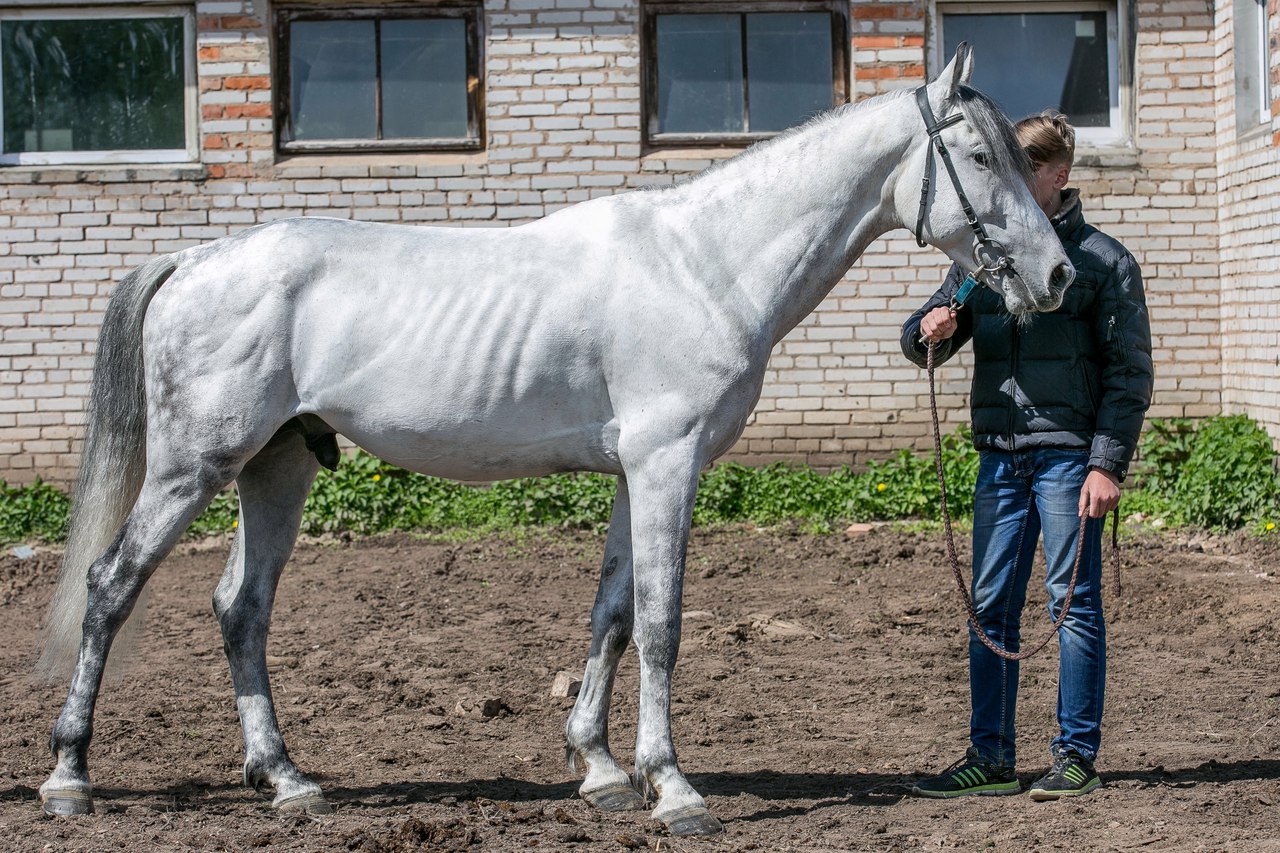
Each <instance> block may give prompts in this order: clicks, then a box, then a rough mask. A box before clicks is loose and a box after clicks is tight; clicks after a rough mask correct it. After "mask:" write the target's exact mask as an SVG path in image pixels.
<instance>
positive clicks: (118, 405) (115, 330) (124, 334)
mask: <svg viewBox="0 0 1280 853" xmlns="http://www.w3.org/2000/svg"><path fill="white" fill-rule="evenodd" d="M177 266H178V260H177V256H176V255H164V256H162V257H159V258H155V259H153V260H151V261H148V262H147V263H145V264H143V265H142V266H140V267H138V268H137V269H135V270H134V271H133V272H131V273H129V275H127V276H125V278H124V280H123V281H121V282H120V284H119V285H118V286H117V287H116V290H115V293H114V294H112V296H111V301H110V302H109V303H108V304H107V310H106V313H105V314H104V315H103V318H102V329H101V331H100V332H99V333H98V352H97V357H96V359H95V361H94V366H93V381H92V384H91V385H90V389H89V401H88V418H87V426H86V431H85V438H84V447H83V450H82V451H81V455H80V473H79V476H78V477H77V479H76V488H75V494H74V495H73V502H72V508H71V522H70V526H69V528H68V531H67V541H66V547H65V550H64V551H63V556H62V568H61V570H60V571H59V573H58V585H57V588H56V589H55V590H54V593H53V601H52V602H51V603H50V605H49V613H48V617H47V618H46V620H45V628H44V642H43V649H42V650H41V654H40V659H39V661H38V662H37V663H36V676H37V677H38V678H41V679H45V680H55V679H57V680H65V679H67V678H69V677H70V675H71V672H72V670H73V669H74V667H75V663H76V659H77V657H78V656H79V651H80V636H81V625H82V623H83V622H84V615H85V607H86V605H87V602H88V575H89V567H90V566H91V565H92V564H93V561H94V560H95V559H97V557H98V556H99V555H100V554H101V553H102V552H103V551H105V550H106V548H107V546H108V545H110V544H111V542H112V540H113V539H115V537H116V536H117V535H118V533H119V530H120V527H121V525H122V524H124V520H125V518H126V517H127V516H128V515H129V511H130V510H131V509H132V508H133V504H134V502H135V501H136V500H137V499H138V493H139V492H140V491H141V490H142V480H143V478H144V477H145V475H146V473H147V459H146V432H147V390H146V386H145V384H144V382H143V366H142V323H143V320H144V318H145V317H146V314H147V307H148V306H149V305H150V304H151V299H152V297H153V296H155V294H156V291H157V290H159V288H160V285H162V284H164V282H165V280H166V279H168V278H169V276H170V275H172V274H173V271H174V270H175V269H176V268H177ZM143 610H144V608H143V607H142V606H141V602H139V605H138V606H136V607H135V608H134V611H133V614H132V615H131V616H130V618H129V620H128V622H127V623H126V625H125V627H124V628H123V629H122V630H121V632H120V635H119V640H120V645H121V646H123V647H124V648H125V650H126V651H127V649H128V647H129V646H130V645H131V644H132V642H133V641H134V639H136V636H137V633H138V630H139V627H140V625H141V621H142V613H143ZM123 656H124V655H122V657H123Z"/></svg>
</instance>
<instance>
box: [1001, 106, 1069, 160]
mask: <svg viewBox="0 0 1280 853" xmlns="http://www.w3.org/2000/svg"><path fill="white" fill-rule="evenodd" d="M1013 127H1014V131H1015V132H1016V133H1017V135H1018V144H1019V145H1021V146H1022V150H1023V151H1025V152H1026V153H1027V157H1028V158H1029V159H1030V160H1031V166H1032V168H1034V169H1039V168H1040V167H1041V166H1043V165H1044V164H1045V163H1060V162H1066V164H1067V165H1068V166H1070V165H1071V164H1072V163H1073V162H1074V161H1075V156H1076V131H1075V128H1073V127H1072V126H1071V122H1070V121H1068V120H1067V117H1066V116H1064V115H1063V114H1062V113H1060V112H1058V111H1057V110H1053V109H1049V110H1045V111H1044V112H1042V113H1040V114H1039V115H1034V116H1027V117H1026V118H1024V119H1023V120H1022V121H1020V122H1018V123H1017V124H1015V125H1014V126H1013Z"/></svg>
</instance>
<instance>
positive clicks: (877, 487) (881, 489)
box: [876, 483, 889, 492]
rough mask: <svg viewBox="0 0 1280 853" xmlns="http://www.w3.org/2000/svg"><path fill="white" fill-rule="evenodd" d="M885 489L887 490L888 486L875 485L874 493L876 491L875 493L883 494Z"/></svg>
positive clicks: (882, 484)
mask: <svg viewBox="0 0 1280 853" xmlns="http://www.w3.org/2000/svg"><path fill="white" fill-rule="evenodd" d="M887 488H889V487H888V486H886V485H885V484H884V483H876V491H877V492H883V491H884V490H885V489H887Z"/></svg>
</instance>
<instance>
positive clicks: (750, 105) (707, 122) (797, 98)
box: [643, 2, 849, 145]
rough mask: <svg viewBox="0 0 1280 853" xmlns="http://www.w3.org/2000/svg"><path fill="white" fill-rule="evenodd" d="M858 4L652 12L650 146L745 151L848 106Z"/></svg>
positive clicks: (654, 6)
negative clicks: (852, 17)
mask: <svg viewBox="0 0 1280 853" xmlns="http://www.w3.org/2000/svg"><path fill="white" fill-rule="evenodd" d="M848 9H849V4H848V3H847V2H844V3H828V2H786V3H781V2H779V3H761V4H753V5H750V6H747V7H743V6H742V5H741V4H739V5H736V6H730V5H725V4H715V3H691V2H684V3H662V4H659V3H651V4H646V5H645V7H644V20H643V28H644V43H645V50H644V59H645V63H646V67H645V75H644V77H645V90H644V96H645V106H644V111H645V131H646V137H647V140H648V141H649V143H650V144H654V143H660V144H682V145H689V144H692V145H698V144H710V145H723V144H745V143H749V142H753V141H755V140H758V139H763V138H766V137H768V136H771V135H773V134H775V133H777V132H778V131H781V130H785V129H787V128H788V127H791V126H792V125H795V124H799V123H800V122H803V121H804V120H806V119H808V118H810V117H811V116H814V115H816V114H818V113H820V112H822V111H823V110H828V109H831V107H833V106H835V105H836V104H841V103H844V102H845V101H846V99H847V97H848V95H847V91H848V88H847V84H846V81H847V80H848V76H849V71H848V69H849V60H848V51H847V49H846V45H847V43H848V36H847V32H848V22H847V20H846V17H845V16H846V15H847V13H848Z"/></svg>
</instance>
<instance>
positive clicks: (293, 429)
mask: <svg viewBox="0 0 1280 853" xmlns="http://www.w3.org/2000/svg"><path fill="white" fill-rule="evenodd" d="M971 71H972V65H971V59H970V54H969V52H968V50H967V48H962V50H961V51H958V52H957V54H956V57H955V58H954V59H953V60H952V62H951V64H950V65H949V66H948V67H947V69H946V70H945V71H944V72H943V75H942V77H940V78H939V79H938V80H937V81H935V82H933V83H931V84H929V86H928V88H927V93H928V102H929V106H930V107H931V108H932V110H933V112H934V113H936V114H937V115H938V116H948V115H953V116H957V118H959V117H960V116H962V117H963V118H964V119H965V120H963V121H958V123H954V124H951V125H949V126H946V130H945V132H943V131H941V130H939V131H937V132H938V133H939V134H941V136H940V138H945V140H946V144H947V146H948V147H949V149H950V151H951V152H952V153H953V157H954V169H955V170H956V171H955V175H956V179H957V181H958V183H956V184H955V185H954V186H953V185H952V184H949V183H947V182H946V181H945V180H934V182H933V185H932V189H928V188H927V187H926V190H925V193H924V195H925V204H926V205H927V217H926V220H925V224H924V227H923V237H924V239H926V240H927V241H928V242H929V243H931V244H932V245H934V246H936V247H938V248H940V249H942V250H943V251H944V252H945V253H946V254H947V255H948V256H950V257H951V258H952V259H954V260H956V261H957V262H959V263H961V264H970V261H971V258H972V257H973V254H974V249H975V237H974V234H973V231H972V229H973V228H974V224H973V223H971V222H967V221H966V218H965V216H964V215H963V213H962V207H961V205H960V203H959V197H958V195H957V191H956V190H957V188H958V187H959V186H961V185H963V187H964V188H965V191H966V192H967V194H968V196H969V200H970V201H971V202H972V203H973V207H974V209H975V211H976V214H977V217H978V218H979V219H980V220H981V224H982V225H984V226H985V228H986V229H987V231H988V232H989V233H990V234H991V237H992V239H994V240H997V241H998V242H999V243H1000V244H1001V245H1002V246H1003V247H1004V251H1005V252H1007V254H1008V256H1009V257H1011V258H1015V259H1016V269H1017V273H1014V272H1012V271H1011V270H1009V269H1003V270H997V271H994V272H992V271H989V274H988V275H986V276H985V277H986V279H987V282H986V283H987V284H988V285H989V286H991V287H993V288H995V289H996V290H997V291H998V292H1003V294H1004V299H1005V304H1006V305H1007V306H1008V308H1009V310H1010V311H1011V312H1013V313H1014V314H1021V313H1023V312H1026V311H1033V310H1048V309H1052V308H1055V307H1056V306H1057V305H1058V304H1059V303H1060V301H1061V295H1062V291H1063V289H1065V287H1066V286H1067V284H1069V283H1070V280H1071V278H1072V276H1073V271H1072V269H1071V266H1070V264H1069V263H1068V261H1067V258H1066V256H1065V255H1064V253H1063V251H1062V248H1061V246H1060V244H1059V242H1058V239H1057V237H1056V236H1055V235H1054V232H1053V230H1052V228H1051V227H1050V225H1049V223H1048V221H1047V220H1046V219H1045V217H1044V215H1043V214H1042V213H1041V212H1040V209H1039V208H1038V207H1037V206H1036V204H1035V202H1034V200H1033V199H1032V197H1031V194H1030V192H1029V191H1028V188H1027V186H1026V183H1025V181H1026V177H1027V171H1026V168H1027V167H1026V166H1025V162H1024V158H1023V157H1022V155H1021V152H1020V150H1018V148H1017V146H1016V142H1015V140H1014V137H1013V134H1012V130H1011V128H1010V126H1009V124H1008V121H1007V120H1006V119H1004V117H1003V116H1002V115H1000V113H999V111H998V110H996V109H995V108H994V106H993V105H992V103H991V102H990V101H989V100H988V99H986V98H985V97H984V96H982V95H981V94H979V93H977V92H976V91H974V90H973V89H971V88H970V87H969V86H968V85H967V84H968V80H969V78H970V75H971ZM929 148H930V136H929V135H928V134H927V133H926V128H925V123H924V121H923V120H922V118H921V113H920V111H919V110H918V108H917V104H916V102H915V101H913V100H912V98H910V97H907V96H904V95H895V94H890V95H886V96H881V97H877V98H873V99H870V100H868V101H866V102H864V103H861V104H858V105H857V106H848V107H841V108H839V109H836V110H833V111H831V112H830V113H828V114H826V115H824V116H821V117H819V118H817V119H815V120H813V121H811V122H809V123H808V124H806V125H805V126H803V127H801V128H799V129H798V130H796V131H793V132H790V133H787V134H783V135H782V136H780V137H779V138H777V139H775V140H773V141H771V142H767V143H764V144H762V145H758V146H756V147H754V148H752V149H751V150H749V151H747V152H745V153H743V154H742V155H740V156H738V157H736V158H734V159H732V160H730V161H728V162H726V163H724V164H723V165H720V166H717V167H716V168H713V169H710V170H708V171H707V172H706V173H705V174H703V175H701V176H699V177H697V178H695V179H693V180H691V181H689V182H687V183H684V184H682V185H679V186H676V187H672V188H668V189H663V190H659V191H648V192H633V193H628V194H623V195H617V196H613V197H610V198H602V199H597V200H593V201H590V202H586V203H583V204H580V205H577V206H574V207H569V208H567V209H564V210H561V211H559V212H556V213H554V214H552V215H550V216H547V217H546V218H545V219H542V220H540V221H538V222H534V223H531V224H528V225H523V226H520V227H516V228H510V229H475V228H471V229H458V228H417V227H407V226H396V225H374V224H362V223H357V222H349V221H343V220H333V219H320V218H303V219H291V220H286V221H281V222H278V223H274V224H269V225H264V226H260V227H256V228H251V229H249V230H247V231H245V232H243V233H241V234H238V235H236V236H233V237H227V238H224V239H220V240H217V241H214V242H212V243H209V244H207V245H203V246H198V247H194V248H191V249H187V250H184V251H181V252H177V253H175V254H172V255H168V256H165V257H161V258H157V259H155V260H153V261H151V262H149V263H147V264H145V265H144V266H142V267H140V268H139V269H137V270H135V271H134V272H132V273H131V274H130V275H129V276H128V277H127V278H126V279H125V280H124V281H123V282H121V284H120V286H119V287H118V289H117V290H116V293H115V295H114V296H113V298H112V300H111V303H110V306H109V308H108V309H107V312H106V316H105V318H104V321H103V327H102V332H101V337H100V339H99V347H98V355H97V363H96V367H95V370H94V376H93V384H92V389H91V392H90V408H89V411H90V416H89V426H88V433H87V437H86V441H85V447H84V454H83V462H82V466H81V474H80V481H79V484H78V487H77V493H76V502H77V506H76V510H75V513H74V519H73V525H72V530H71V534H70V538H69V540H68V544H67V550H66V557H65V561H64V565H63V570H62V575H61V577H60V580H59V585H58V589H57V591H56V593H55V601H54V603H53V605H52V608H51V615H50V620H49V628H48V635H49V636H48V638H47V642H46V647H45V653H44V656H43V658H42V669H43V670H44V671H45V672H47V673H70V674H71V683H70V691H69V695H68V697H67V701H66V705H65V706H64V707H63V710H62V713H61V715H60V716H59V718H58V721H57V723H56V724H55V726H54V729H53V733H52V736H51V739H50V746H51V750H52V752H53V755H54V757H55V758H56V761H57V765H56V767H55V769H54V770H53V773H52V774H51V775H50V777H49V779H48V781H46V782H45V783H44V784H43V785H42V786H41V789H40V793H41V797H42V800H43V804H44V805H43V807H44V809H45V810H46V811H49V812H52V813H55V814H73V813H84V812H88V811H91V810H92V799H91V787H90V782H89V774H88V763H87V761H88V751H89V742H90V737H91V734H92V718H93V710H94V703H95V701H96V699H97V696H98V691H99V687H100V683H101V678H102V673H103V667H104V665H105V661H106V658H107V654H108V652H109V650H110V647H111V643H112V641H113V638H115V636H116V633H117V631H118V629H119V628H120V627H121V625H122V623H123V622H124V620H125V619H126V617H127V616H128V615H129V614H130V612H131V610H132V608H133V606H134V603H135V601H136V600H137V598H138V596H139V594H140V593H141V591H142V588H143V586H144V584H145V583H146V581H147V579H148V578H149V577H150V576H151V574H152V572H153V571H154V570H155V568H156V566H157V565H158V564H159V563H160V561H161V560H162V559H163V557H164V556H165V555H166V554H167V553H168V552H169V550H170V549H171V548H172V546H173V545H174V543H175V542H176V541H177V540H178V538H179V537H180V536H181V535H182V533H183V531H184V530H185V529H186V527H187V525H188V524H189V523H190V522H191V520H192V519H194V518H195V517H196V515H197V514H199V513H200V512H201V510H203V509H204V508H205V506H206V505H207V504H208V503H209V502H210V500H211V499H212V498H213V496H214V495H215V494H217V492H218V491H219V490H220V489H222V488H223V487H225V486H226V485H227V484H229V483H231V482H232V481H235V482H236V484H237V486H238V490H239V500H240V524H239V530H238V532H237V534H236V537H235V543H234V546H233V548H232V553H231V556H230V559H229V561H228V564H227V568H226V573H225V574H224V575H223V577H222V580H221V582H220V583H219V584H218V586H217V590H216V592H215V593H214V600H213V603H214V610H215V612H216V614H217V617H218V620H219V622H220V625H221V629H222V633H223V637H224V640H225V645H226V651H227V656H228V659H229V663H230V667H231V673H232V678H233V681H234V684H235V694H236V705H237V708H238V710H239V714H240V721H241V725H242V727H243V731H244V740H245V765H244V778H245V782H246V783H247V784H251V785H253V786H254V787H255V788H256V787H258V786H261V785H264V784H265V785H269V786H271V787H272V788H273V789H274V791H275V799H274V805H275V806H276V807H278V808H281V809H302V810H306V811H308V812H313V813H322V812H326V811H328V805H327V803H326V801H325V799H324V797H323V795H322V793H321V791H320V788H319V786H317V785H316V784H315V783H314V782H312V781H311V780H310V779H308V778H307V777H306V776H304V775H303V774H302V773H301V772H300V771H299V770H298V768H297V767H295V766H294V764H293V762H292V761H290V759H289V757H288V755H287V753H286V751H285V745H284V740H283V738H282V737H281V734H280V730H279V728H278V725H277V722H276V715H275V710H274V707H273V704H272V699H271V689H270V685H269V683H268V678H267V667H266V662H265V655H266V639H267V627H268V623H269V621H270V613H271V606H272V601H273V597H274V595H275V590H276V582H277V580H278V579H279V577H280V573H281V571H282V570H283V568H284V565H285V563H286V561H287V560H288V557H289V554H290V552H291V550H292V548H293V544H294V539H295V536H296V534H297V530H298V525H299V520H300V517H301V514H302V507H303V502H304V500H305V499H306V497H307V493H308V491H309V489H310V487H311V483H312V480H313V478H314V476H315V474H316V472H317V470H318V467H319V463H320V462H324V463H325V464H328V465H332V464H334V463H335V462H336V445H335V444H334V440H333V434H334V433H341V434H342V435H344V436H346V437H347V438H349V439H350V440H351V441H353V442H354V443H355V444H357V445H359V446H360V447H362V448H364V449H366V450H368V451H369V452H370V453H373V454H376V455H377V456H379V457H381V458H383V459H386V460H388V461H390V462H392V463H394V464H396V465H399V466H402V467H404V468H407V469H409V470H411V471H417V472H421V473H424V474H430V475H435V476H442V477H453V478H458V479H465V480H473V481H474V480H497V479H505V478H511V477H522V476H534V475H542V474H549V473H552V472H556V471H571V470H587V471H599V472H604V473H608V474H614V475H617V478H618V492H617V497H616V500H615V503H614V508H613V517H612V520H611V522H610V525H609V534H608V540H607V544H606V546H605V555H604V561H603V568H602V572H601V579H600V588H599V593H598V595H597V596H596V600H595V605H594V607H593V609H592V616H591V620H592V629H591V630H592V639H591V648H590V653H589V658H588V660H587V664H586V670H585V674H584V677H583V684H582V690H581V694H580V696H579V697H578V700H577V704H576V705H575V707H574V709H573V712H572V714H571V715H570V717H569V720H568V724H567V726H566V737H567V742H568V745H567V753H568V757H569V762H570V765H571V767H576V768H580V769H583V768H584V769H585V772H586V778H585V780H584V781H583V783H582V786H581V789H580V793H581V796H582V797H583V799H585V800H587V801H588V802H589V803H591V804H593V805H595V806H598V807H601V808H604V809H609V810H620V809H633V808H641V807H643V806H644V805H645V804H646V802H647V801H648V800H650V799H652V798H656V806H655V807H654V810H653V817H654V818H656V819H658V820H661V821H663V822H664V823H665V824H666V825H667V826H668V827H669V829H670V831H671V832H672V833H674V834H677V835H682V834H710V833H715V832H719V831H720V830H721V824H720V822H719V821H718V820H717V819H716V818H715V817H714V816H713V815H712V814H711V813H710V812H709V811H708V810H707V808H706V806H705V804H704V802H703V799H702V797H701V796H700V795H699V794H698V792H697V791H695V790H694V789H693V787H692V786H691V785H690V784H689V782H688V781H687V780H686V779H685V777H684V775H683V774H682V773H681V771H680V769H679V768H678V767H677V765H676V753H675V749H674V747H673V745H672V739H671V723H670V703H671V679H672V671H673V668H674V666H675V662H676V653H677V650H678V647H679V639H680V604H681V591H682V585H683V575H684V554H685V545H686V541H687V537H688V531H689V523H690V515H691V512H692V508H693V502H694V492H695V489H696V487H697V482H698V472H699V471H700V470H701V469H702V468H703V467H704V466H705V465H707V464H708V463H709V462H711V461H712V460H713V459H715V458H716V457H718V456H719V455H721V454H722V453H724V452H725V451H726V450H728V449H729V448H730V447H731V446H732V445H733V443H734V442H735V440H736V439H737V438H738V436H739V434H740V433H741V432H742V430H743V426H744V424H745V423H746V421H747V417H748V416H749V415H750V413H751V411H752V408H753V406H754V405H755V403H756V400H757V398H758V396H759V394H760V387H761V383H762V381H763V377H764V374H765V366H766V362H767V361H768V358H769V352H770V350H771V349H772V348H773V346H774V345H775V344H776V343H777V342H778V341H779V340H781V339H782V337H783V336H784V335H785V334H786V333H787V332H788V331H789V330H790V329H792V328H793V327H794V326H795V325H796V324H797V323H799V322H800V321H801V320H802V319H803V318H804V317H805V316H806V315H808V314H809V312H810V311H812V310H813V309H814V307H815V306H817V304H818V303H819V301H820V300H822V298H823V297H824V296H825V295H826V294H827V292H828V291H829V290H830V289H831V288H832V286H833V285H835V283H836V282H837V281H839V280H840V278H841V276H842V275H843V274H844V272H845V271H846V270H847V269H848V268H849V266H850V265H851V264H852V263H853V262H854V260H855V259H857V257H858V256H859V255H860V254H861V253H862V251H863V250H864V249H865V248H866V247H867V245H868V244H870V243H871V242H872V241H873V240H875V239H876V238H877V237H879V236H880V235H882V234H884V233H886V232H887V231H890V230H891V229H894V228H899V227H902V226H903V225H904V224H907V223H914V222H915V220H916V211H917V209H918V205H920V195H921V185H922V181H923V180H924V179H925V178H926V177H929V175H928V174H927V173H929V172H932V171H934V160H933V158H932V156H931V155H930V156H927V150H928V149H929ZM970 265H971V264H970ZM632 639H634V640H635V644H636V647H637V650H638V653H639V658H640V705H639V724H638V731H637V736H636V749H635V771H634V774H628V773H627V772H626V771H624V770H623V768H622V767H620V766H619V765H618V763H617V762H616V761H615V760H614V758H613V756H612V755H611V754H610V751H609V743H608V714H609V700H610V693H611V691H612V687H613V680H614V674H615V672H616V668H617V665H618V660H619V657H620V656H621V655H622V653H623V651H624V650H625V649H626V647H627V645H628V643H629V642H630V641H631V640H632ZM73 665H74V668H73Z"/></svg>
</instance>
